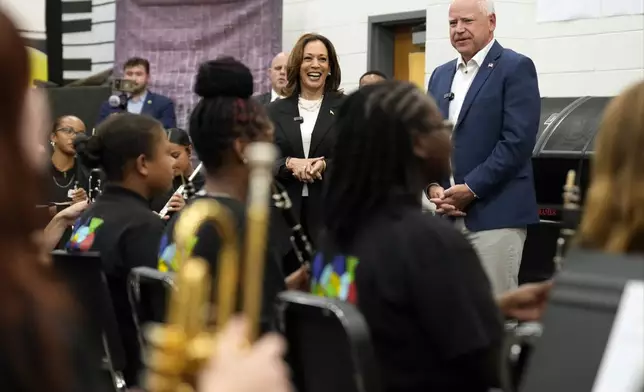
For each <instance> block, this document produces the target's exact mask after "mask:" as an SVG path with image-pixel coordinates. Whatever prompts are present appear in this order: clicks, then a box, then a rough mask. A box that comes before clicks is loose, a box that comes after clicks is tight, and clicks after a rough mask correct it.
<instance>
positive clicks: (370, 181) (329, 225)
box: [324, 81, 444, 250]
mask: <svg viewBox="0 0 644 392" xmlns="http://www.w3.org/2000/svg"><path fill="white" fill-rule="evenodd" d="M336 127H337V129H338V136H337V139H338V143H337V145H336V148H335V152H334V158H333V165H332V166H331V169H330V172H329V174H328V179H327V189H326V194H325V204H324V206H325V226H326V232H327V236H329V237H330V239H331V240H332V241H333V242H334V243H335V245H337V246H339V247H341V248H342V247H343V244H348V243H350V241H351V240H352V239H353V235H354V234H355V232H356V231H357V230H358V229H359V227H360V225H362V224H363V223H364V222H365V220H366V219H368V218H369V217H370V216H371V215H372V214H373V211H374V210H375V209H377V208H379V207H381V206H383V205H386V204H389V203H392V202H395V201H397V200H405V201H410V202H412V203H413V202H414V200H415V201H416V202H417V203H418V208H419V210H420V198H419V195H420V192H421V189H422V187H423V185H424V184H423V183H422V181H423V178H422V176H421V175H420V169H419V168H420V165H419V162H418V158H417V157H416V156H415V154H414V152H413V147H412V146H413V144H412V143H413V135H414V133H429V132H432V131H433V130H437V129H444V123H443V121H442V118H441V116H440V114H439V112H438V110H437V108H436V105H435V104H434V103H433V102H432V101H430V99H429V98H428V97H427V96H426V95H425V94H423V93H422V92H421V91H420V90H419V89H418V88H417V87H415V86H414V85H412V84H410V83H406V82H398V81H385V82H381V83H378V84H375V85H371V86H365V87H363V88H362V89H360V90H359V91H357V92H355V93H353V94H352V95H351V96H350V97H349V98H348V99H347V101H346V102H345V103H344V105H343V106H342V107H341V108H340V110H339V112H338V116H337V117H336ZM339 250H342V249H339Z"/></svg>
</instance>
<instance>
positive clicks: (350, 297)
mask: <svg viewBox="0 0 644 392" xmlns="http://www.w3.org/2000/svg"><path fill="white" fill-rule="evenodd" d="M358 263H359V260H358V259H357V258H356V257H353V256H349V257H346V256H335V257H334V258H333V259H332V260H331V261H330V262H326V260H325V259H324V255H322V254H321V253H318V254H317V255H315V258H314V259H313V263H312V265H311V293H313V294H315V295H319V296H321V297H328V298H337V299H341V300H343V301H347V302H350V303H352V304H355V303H357V300H358V293H357V291H356V284H355V277H356V267H357V266H358Z"/></svg>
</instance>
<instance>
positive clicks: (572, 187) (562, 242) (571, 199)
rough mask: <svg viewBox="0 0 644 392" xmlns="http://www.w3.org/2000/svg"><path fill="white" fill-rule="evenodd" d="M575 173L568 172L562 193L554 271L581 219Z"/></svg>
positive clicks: (558, 265) (561, 261)
mask: <svg viewBox="0 0 644 392" xmlns="http://www.w3.org/2000/svg"><path fill="white" fill-rule="evenodd" d="M576 176H577V173H576V172H575V171H574V170H570V171H568V175H567V176H566V184H565V185H564V188H563V189H564V192H563V213H562V217H561V231H560V232H559V238H558V239H557V250H556V253H555V257H554V260H553V262H554V264H555V270H556V271H559V270H561V267H562V265H563V260H564V257H565V255H566V252H567V251H568V248H569V245H570V242H571V240H572V238H573V237H574V236H575V233H576V231H577V226H578V225H579V220H580V218H581V208H580V206H579V202H580V191H579V186H578V185H577V184H576V183H575V179H576Z"/></svg>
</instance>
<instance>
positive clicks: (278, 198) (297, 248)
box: [272, 181, 313, 266]
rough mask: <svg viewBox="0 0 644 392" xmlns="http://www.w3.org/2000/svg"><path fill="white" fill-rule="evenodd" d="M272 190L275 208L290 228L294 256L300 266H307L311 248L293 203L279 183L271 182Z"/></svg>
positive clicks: (311, 256)
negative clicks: (294, 211) (279, 211)
mask: <svg viewBox="0 0 644 392" xmlns="http://www.w3.org/2000/svg"><path fill="white" fill-rule="evenodd" d="M272 188H273V202H274V204H275V207H277V208H279V209H280V210H281V211H282V215H283V216H284V220H285V221H286V223H287V224H288V225H289V227H290V228H291V236H290V240H291V245H292V246H293V250H294V252H295V256H296V257H297V259H298V261H299V262H300V264H301V265H306V266H309V265H310V264H311V261H312V259H313V246H312V245H311V242H310V241H309V238H308V237H307V235H306V233H305V232H304V228H303V227H302V225H301V224H300V222H299V221H298V220H297V219H296V217H295V214H294V213H293V210H292V208H293V203H292V202H291V198H290V197H289V196H288V193H287V192H286V189H284V187H283V186H282V185H281V184H280V183H279V182H277V181H273V187H272Z"/></svg>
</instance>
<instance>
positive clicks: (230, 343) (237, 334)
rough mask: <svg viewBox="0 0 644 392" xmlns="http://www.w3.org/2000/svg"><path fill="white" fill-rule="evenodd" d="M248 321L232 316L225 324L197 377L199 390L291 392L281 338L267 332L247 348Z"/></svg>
mask: <svg viewBox="0 0 644 392" xmlns="http://www.w3.org/2000/svg"><path fill="white" fill-rule="evenodd" d="M246 331H247V325H246V323H245V322H244V321H243V320H240V319H234V320H232V321H231V322H229V323H228V325H226V326H225V327H224V330H223V331H222V333H221V335H220V338H219V339H217V342H218V344H217V348H216V350H215V353H214V355H213V356H212V359H211V361H210V364H209V365H208V366H207V367H206V368H205V369H204V371H203V373H202V374H201V376H200V379H199V388H198V390H199V391H200V392H218V391H226V392H257V391H262V392H290V391H291V390H292V388H291V385H290V382H289V377H288V367H287V366H286V363H284V360H283V355H284V352H285V343H284V340H283V339H282V338H281V337H280V336H278V335H266V336H264V337H263V338H261V339H260V340H259V341H258V342H257V343H255V344H253V346H252V347H250V349H244V348H243V347H244V346H245V345H246Z"/></svg>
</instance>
